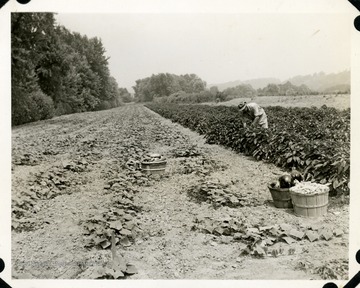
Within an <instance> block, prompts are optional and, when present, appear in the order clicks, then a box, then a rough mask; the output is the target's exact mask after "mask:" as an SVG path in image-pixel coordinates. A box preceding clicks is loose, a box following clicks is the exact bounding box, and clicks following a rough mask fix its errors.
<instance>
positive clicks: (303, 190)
mask: <svg viewBox="0 0 360 288" xmlns="http://www.w3.org/2000/svg"><path fill="white" fill-rule="evenodd" d="M290 191H291V192H294V193H299V194H304V195H310V194H312V195H313V194H321V193H325V192H329V187H328V186H326V185H323V184H318V183H313V182H299V183H297V184H296V185H295V186H294V187H291V188H290Z"/></svg>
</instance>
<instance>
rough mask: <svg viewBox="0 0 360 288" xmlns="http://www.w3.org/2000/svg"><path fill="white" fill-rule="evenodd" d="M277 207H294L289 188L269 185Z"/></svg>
mask: <svg viewBox="0 0 360 288" xmlns="http://www.w3.org/2000/svg"><path fill="white" fill-rule="evenodd" d="M268 188H269V191H270V193H271V197H272V199H273V200H274V205H275V207H276V208H292V207H293V204H292V202H291V197H290V192H289V188H273V187H270V185H269V186H268Z"/></svg>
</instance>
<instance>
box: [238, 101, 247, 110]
mask: <svg viewBox="0 0 360 288" xmlns="http://www.w3.org/2000/svg"><path fill="white" fill-rule="evenodd" d="M245 107H246V102H241V103H240V104H239V105H238V108H239V110H240V111H243V110H244V109H245Z"/></svg>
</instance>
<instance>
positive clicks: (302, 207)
mask: <svg viewBox="0 0 360 288" xmlns="http://www.w3.org/2000/svg"><path fill="white" fill-rule="evenodd" d="M290 195H291V199H292V203H293V205H294V212H295V214H296V215H298V216H304V217H309V218H316V217H320V216H323V215H325V214H326V213H327V207H328V204H329V190H327V191H324V192H321V193H315V194H301V193H297V192H294V191H291V188H290Z"/></svg>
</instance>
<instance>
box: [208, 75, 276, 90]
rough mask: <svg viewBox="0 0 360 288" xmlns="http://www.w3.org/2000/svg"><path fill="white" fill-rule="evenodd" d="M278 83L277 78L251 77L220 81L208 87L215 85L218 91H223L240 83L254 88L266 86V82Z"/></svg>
mask: <svg viewBox="0 0 360 288" xmlns="http://www.w3.org/2000/svg"><path fill="white" fill-rule="evenodd" d="M270 83H272V84H280V83H281V81H280V80H279V79H277V78H258V79H251V80H245V81H242V80H236V81H230V82H226V83H221V84H210V85H209V87H212V86H217V87H218V89H219V91H224V90H225V89H227V88H233V87H236V86H239V85H242V84H249V85H251V87H252V88H254V89H255V90H257V89H259V88H264V87H266V86H267V85H268V84H270Z"/></svg>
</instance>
